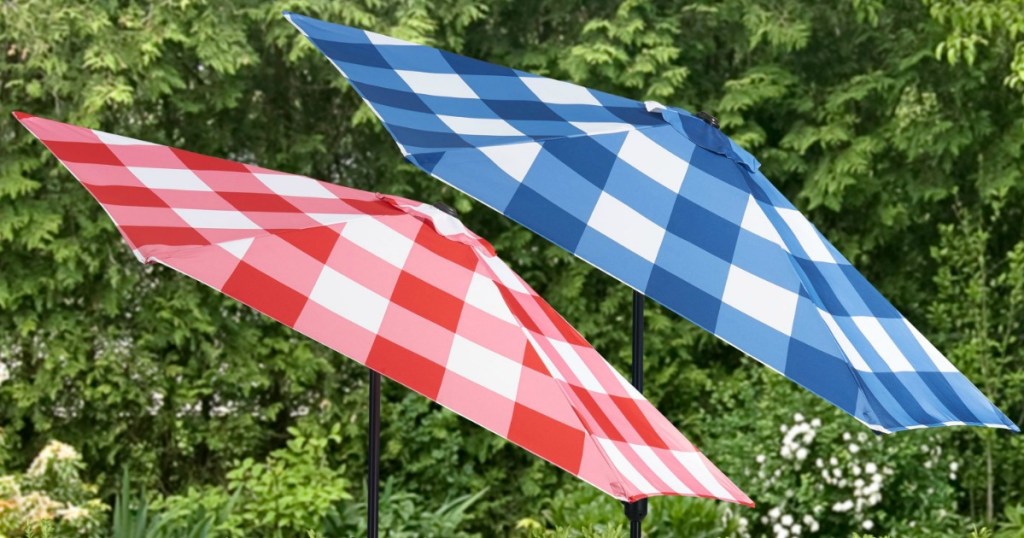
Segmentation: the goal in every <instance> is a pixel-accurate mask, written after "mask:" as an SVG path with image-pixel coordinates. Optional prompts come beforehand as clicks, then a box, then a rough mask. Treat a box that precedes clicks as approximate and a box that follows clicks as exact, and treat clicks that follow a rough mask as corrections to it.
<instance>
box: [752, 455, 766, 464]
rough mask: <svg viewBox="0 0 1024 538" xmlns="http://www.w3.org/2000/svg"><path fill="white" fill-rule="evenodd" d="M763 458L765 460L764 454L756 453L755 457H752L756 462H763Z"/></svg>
mask: <svg viewBox="0 0 1024 538" xmlns="http://www.w3.org/2000/svg"><path fill="white" fill-rule="evenodd" d="M764 460H765V457H764V454H758V455H757V457H756V458H754V461H756V462H757V463H764Z"/></svg>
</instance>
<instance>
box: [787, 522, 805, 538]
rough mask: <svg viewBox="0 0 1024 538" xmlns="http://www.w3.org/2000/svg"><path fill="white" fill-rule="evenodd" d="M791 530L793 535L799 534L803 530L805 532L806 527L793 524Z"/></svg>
mask: <svg viewBox="0 0 1024 538" xmlns="http://www.w3.org/2000/svg"><path fill="white" fill-rule="evenodd" d="M789 530H790V531H791V532H792V533H793V536H799V535H800V534H801V533H802V532H804V528H803V527H801V526H800V524H796V525H793V528H792V529H789Z"/></svg>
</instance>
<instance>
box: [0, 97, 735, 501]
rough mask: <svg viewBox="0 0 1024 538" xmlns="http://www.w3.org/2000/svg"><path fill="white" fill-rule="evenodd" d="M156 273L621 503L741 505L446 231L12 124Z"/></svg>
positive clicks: (69, 128) (206, 161) (341, 197)
mask: <svg viewBox="0 0 1024 538" xmlns="http://www.w3.org/2000/svg"><path fill="white" fill-rule="evenodd" d="M15 116H16V117H17V118H18V120H20V121H21V123H22V124H23V125H24V126H25V127H26V128H28V130H29V131H31V132H32V134H34V135H35V136H36V137H37V138H39V139H40V140H41V141H42V142H43V143H44V144H46V147H47V148H49V150H50V151H51V152H53V154H54V155H56V157H57V158H58V159H60V160H61V162H62V163H63V164H64V165H65V166H66V167H67V168H68V170H69V171H70V172H71V173H72V174H73V175H74V176H75V177H76V178H77V179H78V180H79V181H80V182H81V183H82V185H84V186H85V188H86V189H88V191H89V192H90V193H91V194H92V195H93V196H94V197H95V198H96V200H97V201H99V203H100V204H101V205H102V206H103V208H104V209H105V210H106V212H107V213H108V214H109V215H110V217H111V218H112V219H113V220H114V223H115V224H116V225H117V227H118V229H119V230H120V231H121V234H122V235H123V236H124V238H125V240H126V241H127V242H128V244H129V245H130V246H131V248H132V251H133V252H134V253H135V255H136V256H137V257H138V258H139V260H140V261H142V262H143V263H154V262H155V263H160V264H163V265H166V266H168V267H171V268H173V269H175V270H177V271H180V272H181V273H184V274H186V275H188V276H190V277H192V278H195V279H196V280H199V281H200V282H203V283H204V284H207V285H209V286H210V287H212V288H214V289H217V290H219V291H221V292H223V293H225V294H227V295H228V296H230V297H233V298H234V299H237V300H239V301H241V302H243V303H245V304H247V305H249V306H251V307H252V308H255V309H256V310H259V311H260V312H262V313H264V314H266V315H268V316H270V317H272V318H274V319H275V320H277V321H279V322H281V323H283V324H285V325H287V326H289V327H292V328H294V329H295V330H297V331H299V332H301V333H303V334H305V335H307V336H309V337H310V338H313V339H314V340H316V341H318V342H321V343H323V344H325V345H327V346H329V347H330V348H332V349H334V350H336V351H338V352H340V353H343V354H345V355H346V356H348V357H350V358H352V359H353V360H355V361H357V362H359V363H361V364H364V365H366V366H367V367H369V368H371V369H373V370H375V371H377V372H380V373H381V374H383V375H385V376H387V377H389V378H391V379H393V380H395V381H397V382H399V383H401V384H403V385H405V386H407V387H409V388H410V389H412V390H415V391H416V392H418V393H420V394H422V395H424V396H426V397H428V398H430V399H431V400H434V401H436V402H438V403H440V404H441V405H443V406H445V407H447V408H449V409H451V410H452V411H454V412H456V413H458V414H460V415H462V416H464V417H466V418H468V419H470V420H472V421H474V422H476V423H478V424H480V425H481V426H483V427H485V428H487V429H488V430H490V431H492V432H494V433H496V434H498V435H500V436H502V437H504V438H506V439H508V440H510V441H512V442H513V443H515V444H517V445H519V446H521V447H523V448H525V449H526V450H528V451H530V452H532V453H534V454H536V455H538V456H540V457H541V458H544V459H545V460H547V461H549V462H551V463H554V464H555V465H557V466H558V467H561V468H562V469H564V470H566V471H568V472H570V473H572V474H574V475H576V476H578V477H580V478H581V479H583V480H585V481H587V482H589V483H591V484H593V485H594V486H596V487H598V488H599V489H601V490H602V491H604V492H605V493H607V494H609V495H611V496H613V497H615V498H617V499H621V500H627V501H635V500H637V499H641V498H645V497H649V496H653V495H685V496H697V497H708V498H715V499H721V500H725V501H730V502H737V503H741V504H747V505H752V502H751V501H750V499H749V498H748V497H747V496H746V495H745V494H744V493H743V492H742V491H740V490H739V488H737V487H736V486H735V485H734V484H733V483H732V482H731V481H730V480H729V479H728V478H726V477H725V475H724V474H722V472H721V471H719V470H718V469H717V468H716V467H715V466H714V465H713V464H712V463H711V462H710V461H709V460H708V459H707V458H706V457H705V456H704V455H703V454H701V453H700V452H699V451H698V450H697V449H696V448H695V447H694V446H693V445H692V444H691V443H690V442H689V441H687V439H686V438H685V437H684V436H683V435H682V434H681V433H680V432H679V431H678V430H677V429H676V428H675V427H674V426H672V424H671V423H670V422H669V421H668V420H667V419H666V418H665V417H664V416H663V415H662V414H661V413H659V412H658V411H657V410H656V409H655V408H654V407H653V406H652V405H651V404H650V402H648V401H647V400H646V399H645V398H644V397H643V396H642V395H641V394H640V393H638V392H637V391H636V390H635V389H633V387H632V386H631V385H630V384H629V383H628V382H626V380H625V379H623V378H622V376H621V375H619V373H618V372H616V371H615V370H614V369H613V368H612V367H611V366H609V365H608V363H607V362H605V361H604V359H603V358H602V357H601V356H600V355H599V354H598V353H597V352H596V351H595V350H594V348H593V347H591V345H590V344H588V343H587V341H586V340H584V338H583V337H582V336H581V335H580V334H579V333H578V332H577V331H576V330H575V329H573V328H572V327H571V326H570V325H569V324H568V323H567V322H566V321H565V320H564V319H562V317H561V316H559V315H558V314H557V313H556V312H555V311H554V309H552V308H551V306H550V305H548V304H547V303H546V302H545V301H544V300H543V299H541V298H540V296H538V295H537V293H536V292H534V291H533V289H532V288H530V286H529V285H528V284H526V282H524V281H523V280H522V279H521V278H520V277H519V276H517V275H516V274H515V273H514V272H513V271H512V270H511V269H509V267H508V266H507V265H506V264H505V263H504V262H502V261H501V259H500V258H498V257H497V256H495V253H494V249H493V248H492V247H491V245H490V244H489V243H487V242H486V241H484V240H483V239H481V238H480V237H479V236H477V235H476V234H474V233H473V232H471V231H469V230H468V229H467V228H466V227H465V226H463V225H462V223H461V222H460V221H459V220H458V219H456V218H454V217H451V216H449V215H447V214H445V213H443V212H441V211H440V210H438V209H436V208H434V207H432V206H430V205H427V204H423V203H420V202H415V201H412V200H408V199H404V198H399V197H397V196H384V195H380V194H373V193H369V192H365V191H360V190H355V189H350V188H346V187H341V186H338V185H333V184H330V183H325V182H320V181H316V180H314V179H310V178H307V177H302V176H296V175H291V174H285V173H282V172H276V171H273V170H267V169H265V168H260V167H258V166H253V165H248V164H243V163H238V162H234V161H228V160H223V159H217V158H213V157H208V156H205V155H199V154H196V153H191V152H188V151H183V150H180V149H175V148H170V147H167V146H161V145H156V144H152V143H148V142H143V141H140V140H134V139H130V138H125V137H122V136H118V135H113V134H109V133H104V132H100V131H94V130H91V129H86V128H83V127H77V126H74V125H68V124H64V123H59V122H55V121H51V120H47V119H43V118H37V117H33V116H30V115H27V114H22V113H15Z"/></svg>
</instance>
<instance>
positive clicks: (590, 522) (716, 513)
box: [516, 484, 748, 538]
mask: <svg viewBox="0 0 1024 538" xmlns="http://www.w3.org/2000/svg"><path fill="white" fill-rule="evenodd" d="M541 506H542V507H543V508H541V510H540V511H539V513H537V514H534V515H531V516H530V517H525V518H522V519H520V520H519V521H518V522H517V523H516V528H517V529H518V533H517V534H516V535H517V536H520V535H521V536H524V537H529V538H563V537H564V538H603V537H606V536H608V537H611V536H622V535H623V534H625V530H624V529H625V528H626V523H624V521H625V518H623V517H621V514H622V504H621V503H620V502H619V501H616V500H614V499H611V498H609V497H608V496H607V495H605V494H603V493H601V492H600V491H598V490H596V489H594V488H592V487H590V486H588V485H586V484H573V485H571V486H569V487H567V488H564V489H562V490H560V491H558V492H556V493H555V494H554V495H552V496H551V498H550V499H546V500H544V501H543V502H542V504H541ZM746 511H747V509H746V508H744V507H740V506H734V505H727V504H724V503H710V502H707V501H705V500H702V499H693V498H677V497H673V498H653V499H650V500H649V504H648V514H647V517H645V518H644V520H643V529H644V531H645V532H646V533H649V534H650V535H651V536H661V535H674V536H692V537H695V538H705V537H706V538H713V537H719V536H739V535H742V533H743V532H744V530H745V527H746V525H747V524H748V522H747V521H746V520H745V519H744V518H743V517H742V515H743V513H744V512H746ZM610 514H615V515H619V516H620V517H619V518H610V517H608V516H609V515H610Z"/></svg>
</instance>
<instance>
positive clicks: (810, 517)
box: [803, 514, 814, 526]
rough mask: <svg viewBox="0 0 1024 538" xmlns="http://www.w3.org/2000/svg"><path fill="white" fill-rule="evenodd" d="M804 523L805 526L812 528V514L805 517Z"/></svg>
mask: <svg viewBox="0 0 1024 538" xmlns="http://www.w3.org/2000/svg"><path fill="white" fill-rule="evenodd" d="M803 521H804V525H807V526H810V524H811V523H813V522H814V518H813V517H812V516H811V515H810V514H807V515H805V516H804V520H803Z"/></svg>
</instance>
